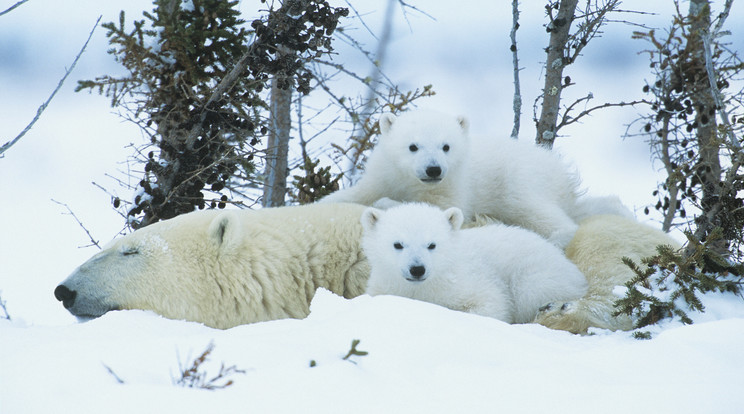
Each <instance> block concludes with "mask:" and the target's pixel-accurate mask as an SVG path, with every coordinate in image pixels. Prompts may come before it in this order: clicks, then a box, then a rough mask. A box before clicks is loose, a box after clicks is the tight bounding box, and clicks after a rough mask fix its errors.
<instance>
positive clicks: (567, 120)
mask: <svg viewBox="0 0 744 414" xmlns="http://www.w3.org/2000/svg"><path fill="white" fill-rule="evenodd" d="M592 98H594V95H592V94H591V93H589V94H588V95H586V96H585V97H583V98H580V99H577V100H576V101H574V102H573V103H572V104H571V105H569V106H568V107H567V108H566V109H565V110H564V112H563V115H562V116H561V121H560V122H559V123H558V125H557V126H556V131H558V130H560V129H561V128H563V127H564V126H566V125H571V124H573V123H576V122H578V121H579V120H580V119H581V118H583V117H585V116H587V115H589V114H591V113H592V112H594V111H596V110H598V109H604V108H612V107H623V106H635V105H638V104H648V105H650V104H651V102H648V101H646V100H643V99H641V100H636V101H631V102H606V103H604V104H602V105H597V106H594V107H591V108H589V109H584V110H583V111H581V112H579V114H578V115H576V116H570V115H569V113H570V112H571V111H572V110H573V109H574V108H575V107H576V106H577V105H578V104H580V103H581V102H587V103H588V102H589V101H590V100H591V99H592Z"/></svg>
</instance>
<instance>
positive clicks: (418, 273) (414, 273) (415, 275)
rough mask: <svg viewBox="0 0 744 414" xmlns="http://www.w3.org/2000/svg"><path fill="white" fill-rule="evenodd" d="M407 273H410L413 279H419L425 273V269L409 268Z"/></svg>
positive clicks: (421, 267) (418, 267) (419, 267)
mask: <svg viewBox="0 0 744 414" xmlns="http://www.w3.org/2000/svg"><path fill="white" fill-rule="evenodd" d="M408 273H410V274H411V276H413V278H414V279H421V276H423V275H424V273H426V268H425V267H424V266H411V267H410V268H409V269H408Z"/></svg>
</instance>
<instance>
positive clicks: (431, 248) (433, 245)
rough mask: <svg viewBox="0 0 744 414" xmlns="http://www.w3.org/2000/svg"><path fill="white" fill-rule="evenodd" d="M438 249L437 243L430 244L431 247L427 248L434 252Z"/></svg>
mask: <svg viewBox="0 0 744 414" xmlns="http://www.w3.org/2000/svg"><path fill="white" fill-rule="evenodd" d="M436 248H437V244H436V243H431V244H430V245H429V246H428V247H427V249H429V250H434V249H436Z"/></svg>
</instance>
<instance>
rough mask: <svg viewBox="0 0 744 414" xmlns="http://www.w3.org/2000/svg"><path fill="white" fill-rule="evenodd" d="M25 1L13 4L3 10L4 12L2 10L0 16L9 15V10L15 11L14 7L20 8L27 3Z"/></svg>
mask: <svg viewBox="0 0 744 414" xmlns="http://www.w3.org/2000/svg"><path fill="white" fill-rule="evenodd" d="M27 1H28V0H21V1H19V2H18V3H16V4H14V5H12V6H10V7H8V8H7V9H5V10H3V11H1V12H0V16H2V15H4V14H6V13H10V12H11V10H13V9H15V8H16V7H18V6H20V5H21V4H23V3H25V2H27Z"/></svg>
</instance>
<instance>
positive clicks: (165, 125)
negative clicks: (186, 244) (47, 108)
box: [78, 0, 348, 228]
mask: <svg viewBox="0 0 744 414" xmlns="http://www.w3.org/2000/svg"><path fill="white" fill-rule="evenodd" d="M237 4H238V2H237V1H227V0H155V1H154V5H155V8H154V10H153V11H152V13H147V12H145V13H144V17H145V19H142V20H139V21H135V22H134V28H133V29H131V30H127V29H126V24H125V16H124V13H123V12H122V13H121V14H120V18H119V23H118V24H114V23H106V24H104V25H103V27H104V28H106V29H107V30H108V32H107V36H108V38H109V42H110V43H111V45H112V46H113V47H112V49H110V50H109V53H110V54H112V55H113V56H114V58H115V59H116V60H117V62H119V63H121V64H122V65H123V66H124V67H125V68H126V69H127V71H128V75H127V76H124V77H120V78H117V77H112V76H102V77H98V78H96V79H95V80H87V81H81V82H80V83H79V85H78V90H83V89H89V90H97V91H98V92H99V93H101V94H105V95H106V96H108V97H110V98H111V103H112V106H116V107H120V108H123V109H124V111H125V112H126V113H127V116H128V118H129V119H131V120H133V121H134V122H136V123H138V124H139V125H140V126H141V127H142V129H143V130H144V131H146V132H147V134H148V135H149V136H150V139H151V145H152V146H154V147H155V148H154V149H153V150H151V151H141V153H142V154H144V152H147V155H146V157H142V158H145V159H144V160H143V161H144V177H143V179H142V180H141V181H140V183H139V187H140V188H139V194H138V195H136V196H135V199H134V200H133V202H132V203H131V206H130V207H129V208H128V212H127V216H128V217H129V223H130V224H131V226H132V227H134V228H137V227H141V226H146V225H148V224H151V223H154V222H156V221H158V220H161V219H167V218H171V217H174V216H176V215H179V214H182V213H186V212H190V211H193V210H194V209H195V208H205V207H206V206H210V207H224V206H225V204H226V203H227V202H231V201H232V200H231V199H230V198H231V197H230V196H231V195H232V194H233V193H234V191H230V190H234V186H235V184H236V178H242V179H250V178H251V177H252V175H253V173H254V169H255V165H254V163H253V158H254V155H255V154H256V153H257V151H258V150H257V149H256V145H257V144H258V143H259V142H260V139H261V138H262V137H263V136H265V135H266V134H267V133H268V131H269V125H270V124H269V122H268V121H267V117H266V116H261V115H262V113H263V112H264V111H265V110H266V108H267V104H266V103H265V102H264V100H263V98H262V95H261V92H262V91H263V89H264V88H265V87H266V84H267V82H268V80H269V79H270V78H272V77H276V78H278V79H282V84H281V85H279V87H281V88H296V89H297V90H298V91H299V92H301V93H307V92H308V91H309V90H310V86H309V82H310V79H311V75H310V73H309V72H308V71H307V70H305V69H304V68H305V63H306V62H307V61H308V60H311V59H314V58H316V57H319V56H322V55H323V54H324V53H328V52H330V51H331V50H332V49H331V45H330V41H331V38H330V35H331V34H332V33H333V31H334V30H335V28H336V25H337V24H338V19H339V18H340V17H342V16H345V15H347V14H348V11H347V10H346V9H342V8H339V9H336V8H332V7H330V6H329V5H328V3H327V2H325V1H314V0H286V1H284V2H281V3H280V7H279V8H278V9H276V10H274V9H273V6H272V7H271V8H270V9H269V11H268V13H267V15H266V16H265V17H264V18H263V19H257V20H254V21H253V22H252V23H251V26H250V27H251V28H250V29H247V28H246V27H244V25H243V23H244V21H243V20H241V19H240V18H239V11H238V10H237V8H236V7H237ZM251 35H252V36H253V39H252V42H251V43H249V42H248V39H249V37H250V36H251ZM279 50H282V51H284V53H278V51H279ZM204 191H210V192H212V193H213V194H214V196H213V197H212V198H211V199H208V198H207V197H206V196H205V194H204ZM115 202H116V203H118V202H119V200H116V201H115Z"/></svg>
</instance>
